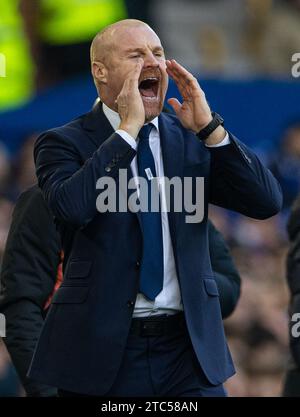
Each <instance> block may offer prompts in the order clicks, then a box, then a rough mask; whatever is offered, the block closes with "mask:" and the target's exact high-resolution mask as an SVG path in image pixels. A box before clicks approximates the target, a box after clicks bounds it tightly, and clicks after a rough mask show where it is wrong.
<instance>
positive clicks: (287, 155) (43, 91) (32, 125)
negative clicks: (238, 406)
mask: <svg viewBox="0 0 300 417" xmlns="http://www.w3.org/2000/svg"><path fill="white" fill-rule="evenodd" d="M125 17H133V18H138V19H141V20H144V21H146V22H148V23H149V24H150V25H152V27H153V28H154V29H155V30H156V31H157V33H158V34H159V35H160V37H161V40H162V43H163V45H164V46H165V49H166V55H167V57H170V58H171V57H175V58H176V59H177V60H178V61H179V62H181V63H183V64H184V65H185V66H187V67H188V68H189V69H190V70H191V71H193V73H194V74H195V75H196V76H197V77H198V79H199V82H200V83H201V85H202V86H203V89H204V90H205V92H206V95H207V97H208V100H209V102H210V104H211V107H213V108H214V110H216V111H218V112H219V113H220V114H222V116H224V119H225V123H226V124H225V126H226V127H227V128H228V129H230V130H232V131H233V132H234V133H235V134H236V135H237V136H238V137H240V138H241V139H242V140H243V141H244V142H245V143H247V144H249V145H250V146H251V147H252V148H254V149H255V151H256V152H257V153H258V154H259V155H260V157H261V158H262V159H263V160H264V162H265V163H266V164H268V166H269V167H270V168H271V170H272V171H273V172H274V174H275V175H276V176H277V178H278V179H279V181H280V183H281V186H282V188H283V193H284V209H283V211H282V213H281V214H280V215H277V216H275V217H273V218H272V219H269V220H267V221H263V222H261V221H260V222H258V221H255V220H252V219H249V218H246V217H242V216H239V215H236V214H235V215H233V214H232V213H230V212H228V211H225V210H222V209H219V208H216V207H211V210H210V217H211V219H212V220H213V222H214V223H215V225H216V226H217V227H218V229H219V230H220V231H221V232H222V233H223V235H224V236H225V238H226V241H227V242H228V243H229V245H230V247H231V249H232V255H233V257H234V259H235V262H236V264H237V266H238V268H239V271H240V273H241V277H242V295H241V299H240V302H239V304H238V307H237V309H236V311H235V312H234V313H233V315H232V316H231V317H230V318H229V319H227V320H226V321H225V328H226V334H227V337H228V341H229V345H230V348H231V351H232V354H233V358H234V361H235V364H236V368H237V374H236V375H235V376H234V377H233V378H231V379H230V380H229V381H228V382H227V384H226V387H227V389H228V393H229V395H232V396H280V395H281V392H282V386H283V381H284V376H285V372H286V370H287V368H288V363H289V350H288V339H289V334H288V303H289V292H288V287H287V284H286V270H285V260H286V254H287V248H288V240H287V234H286V221H287V218H288V215H289V210H290V206H291V203H292V202H293V200H294V199H295V197H296V195H297V194H298V193H299V190H300V102H299V97H300V83H299V81H300V77H299V78H297V77H293V75H292V66H293V62H292V56H293V54H295V53H300V1H299V0H277V1H276V0H226V1H225V0H147V1H146V0H143V1H142V0H132V1H123V0H1V2H0V54H2V55H0V56H1V57H2V59H0V63H2V64H3V63H5V64H6V65H5V68H4V69H5V71H3V68H2V72H1V71H0V74H1V75H6V76H5V77H4V76H1V77H0V268H1V257H2V254H3V251H4V248H5V243H6V238H7V234H8V230H9V227H10V221H11V214H12V210H13V208H14V204H15V201H16V199H17V197H18V195H19V194H20V192H22V191H23V190H25V189H26V188H27V187H29V186H30V185H32V184H33V183H35V182H36V178H35V170H34V164H33V156H32V150H33V145H34V141H35V139H36V137H37V135H38V134H39V132H41V131H43V130H45V129H48V128H50V127H54V126H55V125H59V124H63V123H65V122H67V121H68V120H70V119H71V118H74V117H76V116H77V115H80V114H82V113H84V112H86V111H88V110H89V109H90V108H91V107H92V105H93V102H94V100H95V98H96V90H95V89H94V86H93V83H92V78H91V76H90V74H89V70H90V69H89V46H90V42H91V39H92V38H93V36H94V35H95V33H96V32H98V31H99V30H100V29H101V28H102V27H104V26H106V25H107V24H109V23H112V22H114V21H116V20H119V19H122V18H125ZM3 57H5V59H3ZM4 72H5V74H4ZM299 75H300V74H299ZM174 94H175V95H177V91H176V89H175V86H174V85H173V84H172V83H170V88H169V93H168V96H174ZM299 279H300V278H299ZM5 395H10V396H19V395H20V396H21V395H24V391H23V389H22V387H21V385H20V383H19V380H18V377H17V375H16V372H15V370H14V368H13V366H12V364H11V362H10V359H9V356H8V354H7V352H6V350H5V348H4V345H3V342H1V341H0V396H5Z"/></svg>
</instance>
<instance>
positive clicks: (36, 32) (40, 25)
mask: <svg viewBox="0 0 300 417" xmlns="http://www.w3.org/2000/svg"><path fill="white" fill-rule="evenodd" d="M20 5H21V12H22V16H23V20H24V27H25V30H26V34H27V36H28V39H29V42H30V48H31V53H32V56H33V59H34V62H35V63H36V81H37V87H38V89H39V90H40V89H44V88H46V87H49V86H51V85H54V84H57V83H59V82H61V81H63V80H66V79H68V78H71V77H76V76H82V75H87V74H88V73H89V70H90V66H89V48H90V43H91V40H92V39H93V37H94V36H95V34H96V33H97V32H98V31H99V27H100V28H101V27H105V26H107V25H108V24H110V23H113V22H115V21H117V20H120V19H124V18H125V17H127V9H126V4H125V1H123V0H84V1H82V0H20Z"/></svg>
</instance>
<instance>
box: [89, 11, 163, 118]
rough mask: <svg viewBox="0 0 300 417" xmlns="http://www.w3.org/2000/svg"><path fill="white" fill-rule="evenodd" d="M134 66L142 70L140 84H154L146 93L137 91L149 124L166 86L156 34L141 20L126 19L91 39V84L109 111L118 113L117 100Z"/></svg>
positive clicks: (160, 103)
mask: <svg viewBox="0 0 300 417" xmlns="http://www.w3.org/2000/svg"><path fill="white" fill-rule="evenodd" d="M137 63H139V66H140V68H141V70H140V71H141V72H140V75H139V79H140V80H142V79H143V80H144V79H146V78H148V79H155V80H156V81H154V82H153V84H155V86H154V85H152V87H151V86H148V91H144V90H143V91H142V90H140V94H141V97H142V100H143V105H144V108H145V114H146V117H147V118H148V119H149V120H152V119H151V118H153V116H154V117H156V116H157V115H158V114H159V113H160V111H161V109H162V106H163V101H164V98H165V93H166V88H167V82H168V75H167V72H166V61H165V56H164V51H163V48H162V45H161V42H160V39H159V37H158V36H157V34H156V33H155V32H154V31H153V30H152V29H151V28H150V26H148V25H147V24H146V23H144V22H142V21H140V20H134V19H125V20H120V21H119V22H116V23H113V24H112V25H110V26H107V27H106V28H105V29H103V30H102V31H101V32H99V33H98V34H97V35H96V36H95V38H94V39H93V42H92V44H91V69H92V74H93V78H94V83H95V85H96V88H97V91H98V95H99V97H100V98H101V101H102V102H103V103H105V104H106V105H107V106H108V107H110V108H111V109H113V110H115V111H117V110H118V108H117V104H116V103H117V97H118V95H119V94H120V92H121V90H122V88H123V86H124V83H125V81H126V80H128V76H129V74H132V73H133V70H134V69H135V68H136V67H137ZM140 82H141V81H140ZM140 82H139V83H138V86H140ZM138 88H139V89H140V87H138ZM146 90H147V88H146Z"/></svg>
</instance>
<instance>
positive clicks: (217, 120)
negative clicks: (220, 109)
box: [197, 111, 224, 140]
mask: <svg viewBox="0 0 300 417" xmlns="http://www.w3.org/2000/svg"><path fill="white" fill-rule="evenodd" d="M211 115H212V117H213V119H212V121H211V122H209V123H208V125H207V126H205V127H204V128H203V129H201V130H200V132H198V133H197V136H198V138H199V139H200V140H205V139H207V138H208V136H209V135H210V134H211V133H212V132H213V131H214V130H216V128H217V127H218V126H220V125H222V126H223V124H224V119H223V118H222V117H221V116H220V115H219V114H218V113H215V112H214V111H213V112H211Z"/></svg>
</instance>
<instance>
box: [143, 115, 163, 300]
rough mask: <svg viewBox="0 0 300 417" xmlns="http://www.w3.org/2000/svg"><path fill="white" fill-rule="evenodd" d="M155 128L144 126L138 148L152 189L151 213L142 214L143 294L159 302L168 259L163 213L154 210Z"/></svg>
mask: <svg viewBox="0 0 300 417" xmlns="http://www.w3.org/2000/svg"><path fill="white" fill-rule="evenodd" d="M151 129H152V125H151V123H150V124H148V125H145V126H143V127H142V129H141V130H140V133H139V143H138V149H137V163H138V171H139V176H140V177H143V178H145V179H146V183H147V187H148V211H147V212H143V211H142V212H141V220H142V230H143V257H142V262H141V269H140V292H141V293H142V294H144V295H145V296H146V297H147V298H148V299H149V300H155V297H156V296H157V295H158V294H159V293H160V292H161V290H162V288H163V278H164V260H163V238H162V226H161V212H160V210H158V211H151V181H156V180H155V179H153V178H152V177H156V169H155V162H154V158H153V154H152V151H151V149H150V145H149V135H150V131H151ZM156 190H158V189H157V188H156ZM159 207H160V205H159Z"/></svg>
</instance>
